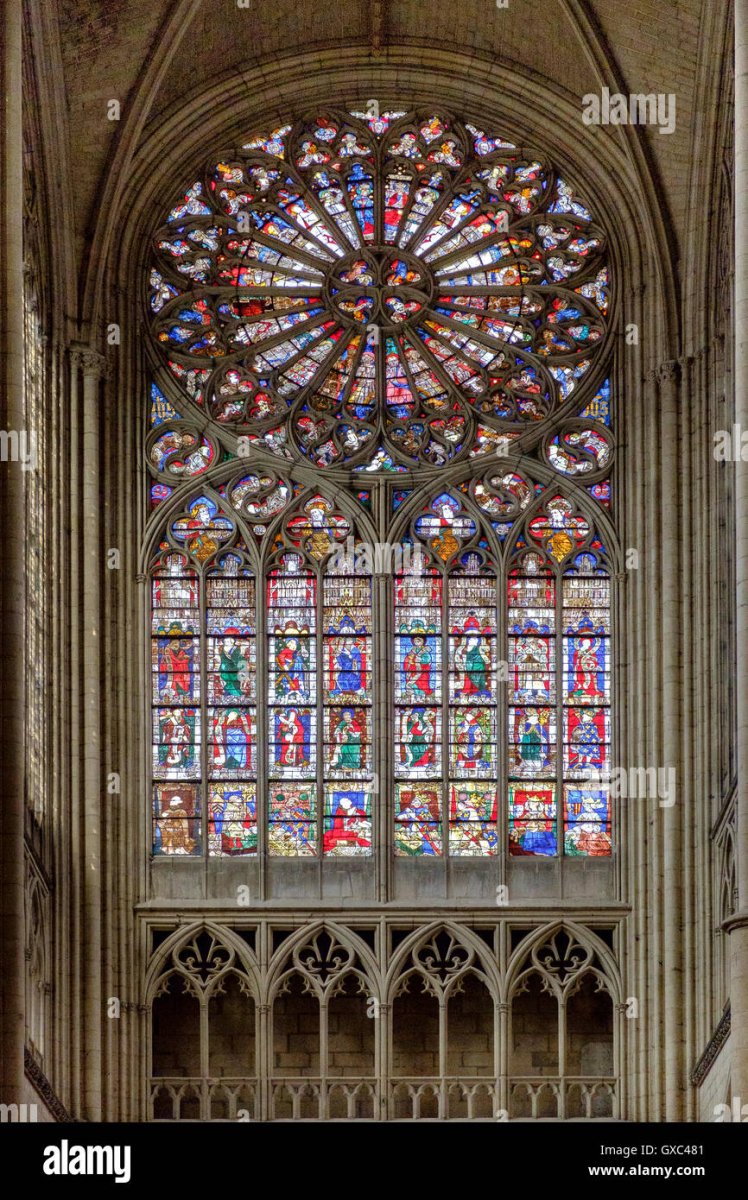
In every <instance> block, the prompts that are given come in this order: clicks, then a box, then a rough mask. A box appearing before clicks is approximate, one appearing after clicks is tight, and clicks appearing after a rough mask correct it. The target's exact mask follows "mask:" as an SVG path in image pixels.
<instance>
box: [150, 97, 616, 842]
mask: <svg viewBox="0 0 748 1200" xmlns="http://www.w3.org/2000/svg"><path fill="white" fill-rule="evenodd" d="M152 249H153V258H152V261H151V265H150V270H149V280H148V282H149V287H148V306H149V312H150V319H151V332H152V340H153V345H154V347H155V351H156V354H155V360H154V361H155V367H154V376H153V381H152V384H151V388H150V394H149V396H148V408H149V414H150V421H149V427H148V430H147V433H146V438H145V461H146V465H147V469H148V472H149V476H150V478H149V494H148V501H149V506H150V509H151V510H152V511H153V510H156V513H157V514H158V515H154V517H153V521H154V522H157V521H158V520H159V516H160V515H161V514H164V516H163V519H162V524H161V526H160V527H159V529H160V532H157V533H156V539H157V540H158V539H160V541H158V549H157V551H156V553H155V555H154V559H153V564H152V587H153V592H152V604H153V624H152V667H153V685H152V695H151V705H152V707H151V723H152V731H153V736H152V743H153V746H152V766H153V769H152V774H153V781H154V783H153V788H154V791H153V798H152V803H153V831H154V841H153V848H154V853H155V854H156V855H158V856H165V855H186V856H195V855H216V856H217V855H252V854H256V853H258V851H259V852H262V853H266V854H268V855H269V856H270V857H271V858H288V857H308V858H311V857H319V858H322V857H326V858H343V857H357V856H368V855H371V854H372V853H373V852H374V851H375V850H376V849H377V848H378V847H377V844H376V837H375V832H374V831H375V828H377V822H376V816H377V812H376V806H377V804H381V803H385V802H386V803H387V804H388V805H389V804H393V806H394V810H393V818H390V817H388V820H389V826H390V827H389V833H388V839H389V838H391V840H392V849H393V852H394V854H395V855H396V856H397V857H398V858H406V857H424V856H426V857H429V856H430V857H441V858H450V857H451V858H470V857H475V858H490V857H491V856H495V855H497V854H500V853H504V852H505V851H508V853H509V854H511V855H512V856H513V857H514V858H515V859H521V858H527V857H552V856H557V855H565V856H567V857H569V858H571V857H582V856H607V855H609V854H610V853H611V815H610V797H609V793H608V788H607V785H606V783H605V782H604V775H605V770H606V768H607V767H608V765H609V762H610V753H611V751H610V746H611V740H612V722H611V708H610V705H611V690H610V689H611V682H610V681H611V658H612V654H611V648H610V647H611V637H612V631H611V624H610V612H611V597H610V586H611V585H610V577H611V566H610V561H611V560H610V558H609V556H608V555H607V553H606V550H605V548H604V546H603V543H602V541H601V538H600V532H599V525H600V522H598V521H597V518H596V517H595V513H596V512H597V513H601V514H604V521H603V525H604V527H605V528H607V529H608V530H610V512H611V506H612V502H613V495H612V490H611V483H610V471H611V466H612V461H613V453H614V436H613V430H612V401H613V397H612V394H611V387H610V383H609V382H608V381H607V380H606V379H605V371H606V370H607V359H608V356H609V353H610V330H609V327H608V314H609V308H610V299H611V297H610V293H611V279H610V274H609V268H608V264H607V244H606V238H605V234H604V232H603V230H602V228H601V227H600V226H599V224H598V223H597V221H596V219H595V216H594V214H593V212H592V209H591V208H590V207H589V206H588V204H587V203H586V201H585V200H583V199H582V198H581V197H580V195H579V194H577V191H576V189H575V188H574V187H572V185H571V184H570V183H569V181H568V180H567V179H566V178H564V177H563V176H561V175H559V173H558V171H557V170H556V169H555V168H554V166H553V164H552V163H551V162H550V161H548V160H546V158H545V157H544V156H543V155H542V154H539V153H537V152H536V151H534V150H533V151H528V150H526V149H523V148H522V147H521V146H518V145H516V144H515V143H514V142H513V141H512V140H511V139H509V138H507V137H505V136H504V135H502V134H501V133H498V132H496V131H495V130H488V131H486V130H483V129H480V128H478V127H477V126H475V125H472V124H469V123H465V122H462V121H460V120H459V119H457V118H456V117H454V116H452V115H450V114H446V113H439V112H427V111H421V112H405V111H400V110H392V111H384V112H382V114H381V115H379V116H369V115H366V114H364V113H362V112H358V111H353V112H351V111H339V110H335V111H333V110H327V111H325V112H320V113H318V114H317V115H316V116H313V117H311V118H309V119H307V120H304V121H291V122H289V123H288V124H285V125H283V126H281V127H278V128H276V129H268V130H260V131H256V132H255V133H254V134H253V136H250V137H247V138H246V140H244V141H242V143H241V144H240V145H238V146H236V147H234V148H233V149H232V150H230V151H229V150H227V151H226V153H225V154H224V155H222V157H221V158H220V159H219V160H213V161H211V162H209V163H207V164H206V165H205V167H204V169H202V170H201V172H200V174H199V177H197V173H196V177H194V178H192V179H190V180H188V181H186V186H185V188H184V189H183V191H182V192H181V194H176V195H175V197H174V202H173V204H172V206H171V208H170V209H169V210H168V212H166V213H164V215H163V220H162V222H161V224H160V226H159V227H158V228H157V229H156V232H155V236H154V239H153V247H152ZM234 459H236V460H237V461H236V462H235V463H234V462H233V460H234ZM240 459H241V460H242V461H241V462H240V461H238V460H240ZM312 472H316V475H317V478H318V480H319V483H318V484H317V483H315V484H310V479H313V478H314V475H313V474H312ZM437 472H438V479H439V482H438V485H435V484H434V477H435V475H436V474H437ZM554 481H555V482H554ZM582 501H583V503H582ZM352 514H359V515H360V516H361V518H362V524H363V525H366V527H367V528H368V530H369V533H368V534H367V535H366V536H368V537H369V538H372V537H374V538H376V537H382V538H388V537H389V536H390V534H389V530H390V529H391V528H398V529H399V530H400V532H399V533H398V534H397V535H396V538H397V542H398V546H399V549H400V551H402V550H404V549H410V550H413V549H414V548H417V547H420V548H422V550H423V555H424V558H423V561H422V562H420V561H419V562H417V563H416V565H415V566H414V565H412V564H410V565H407V564H403V563H402V562H399V563H397V564H395V565H394V566H391V568H388V567H387V566H386V565H384V566H383V565H382V564H383V562H384V559H383V558H382V554H384V555H385V556H386V555H389V549H388V547H389V542H386V543H384V550H383V551H382V546H381V545H380V543H379V542H376V543H375V545H374V546H372V544H371V543H370V542H366V541H362V538H363V535H362V534H361V531H360V529H359V528H358V520H359V516H358V515H357V516H355V518H354V516H353V515H352ZM404 522H406V523H407V527H406V525H405V524H404ZM606 522H607V524H606ZM153 528H155V526H154V527H153ZM374 528H376V529H377V530H378V531H379V532H378V533H377V534H375V533H373V532H372V531H373V530H374ZM607 536H608V535H606V540H607ZM362 547H363V549H362ZM380 551H382V554H380ZM380 559H382V561H380ZM380 568H382V569H383V570H384V571H385V573H386V577H387V580H388V584H389V586H390V589H391V590H390V593H389V594H388V595H385V593H384V592H382V591H381V590H379V589H377V588H375V587H374V586H373V580H372V573H373V572H377V573H378V572H379V571H380ZM387 639H390V646H391V647H392V652H393V653H392V657H393V659H394V664H390V663H386V664H383V662H382V658H381V647H382V646H384V645H385V644H386V641H387ZM375 647H379V651H378V656H377V657H376V658H375ZM390 671H392V673H393V674H394V685H393V686H390V684H389V683H387V680H388V679H389V676H390ZM385 684H386V686H385ZM385 743H386V746H385ZM383 770H384V771H385V774H384V775H382V771H383ZM380 827H381V826H380ZM388 848H389V847H388Z"/></svg>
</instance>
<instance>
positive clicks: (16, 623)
mask: <svg viewBox="0 0 748 1200" xmlns="http://www.w3.org/2000/svg"><path fill="white" fill-rule="evenodd" d="M0 20H1V21H2V50H1V51H0V71H1V72H2V126H1V128H2V133H0V280H1V281H2V286H0V313H1V314H2V315H1V317H0V322H1V328H0V428H1V429H2V430H4V431H5V433H6V434H8V435H9V437H8V438H7V440H6V439H5V438H4V439H3V442H4V444H3V454H2V461H0V511H2V513H3V518H4V535H3V565H2V571H0V620H1V621H2V639H1V640H0V674H1V675H2V680H3V684H2V688H0V761H2V764H3V769H2V795H0V878H1V880H2V893H1V904H0V939H1V947H2V949H1V954H0V963H1V964H2V969H0V1023H1V1028H0V1038H1V1042H0V1103H2V1104H20V1103H22V1102H23V1087H24V1077H23V1076H24V1070H23V1047H24V1040H25V999H24V976H25V970H24V851H23V832H24V805H25V758H24V724H25V721H24V718H25V712H24V708H25V673H26V664H25V654H24V646H25V637H24V621H25V600H26V596H25V584H24V577H25V570H26V564H25V529H24V496H25V491H26V488H25V472H24V470H23V466H22V463H21V462H20V461H18V459H19V455H18V452H17V451H16V453H15V455H14V452H13V441H12V440H11V439H12V438H17V439H19V442H18V443H16V445H22V444H23V443H22V441H21V440H20V439H21V438H22V434H23V433H24V430H25V424H24V358H23V334H24V331H23V207H22V199H23V126H22V118H21V87H22V72H21V28H22V5H21V0H6V3H5V5H4V8H3V14H2V18H0ZM14 458H15V461H14Z"/></svg>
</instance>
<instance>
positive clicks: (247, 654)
mask: <svg viewBox="0 0 748 1200" xmlns="http://www.w3.org/2000/svg"><path fill="white" fill-rule="evenodd" d="M206 501H208V498H207V497H204V496H203V497H199V498H198V500H197V501H196V502H195V503H193V504H192V505H190V510H189V511H190V512H191V513H192V512H194V511H195V510H196V508H197V507H198V505H199V503H200V502H203V503H204V502H206ZM210 503H211V505H212V507H213V509H214V510H216V511H217V505H215V504H214V503H213V502H212V501H210ZM205 512H206V513H207V516H206V521H208V520H210V512H209V510H207V509H206V510H205ZM221 520H222V521H224V522H225V525H226V526H229V527H230V522H229V520H228V518H221ZM185 521H186V522H187V523H188V524H189V519H187V518H179V519H178V520H176V521H175V522H174V523H173V526H172V536H173V537H174V538H175V540H181V538H180V535H181V534H182V532H183V524H184V523H185ZM219 528H220V526H219ZM191 532H192V536H191V538H188V539H186V540H187V541H188V545H189V547H190V556H191V558H192V560H193V563H189V562H188V560H187V558H186V556H185V555H184V554H179V553H176V552H175V551H174V550H172V549H171V547H170V545H169V542H168V541H167V542H165V543H164V544H163V548H162V552H161V554H160V556H159V559H158V561H157V565H156V566H155V568H154V570H153V573H152V582H151V589H152V591H151V603H152V619H151V666H152V689H151V690H152V728H153V761H152V766H153V780H154V785H153V850H154V853H155V854H157V855H195V854H201V853H203V850H204V848H207V853H208V854H209V855H225V854H231V855H241V854H254V853H256V851H257V797H256V779H257V729H256V723H257V694H256V688H257V682H256V648H255V642H256V603H255V580H254V577H253V575H252V572H251V570H250V569H249V567H248V566H247V564H246V560H245V557H244V555H243V554H242V553H241V552H240V551H237V552H227V553H224V554H219V555H218V556H217V557H216V558H214V559H213V560H212V562H211V563H210V565H208V566H207V567H206V568H204V569H201V558H202V557H203V556H204V555H205V553H206V549H210V548H212V549H213V550H216V549H217V548H218V547H217V543H214V542H209V544H208V545H206V540H205V539H206V535H205V533H204V531H203V529H202V528H201V527H200V525H199V524H196V525H195V527H194V528H193V529H192V531H191Z"/></svg>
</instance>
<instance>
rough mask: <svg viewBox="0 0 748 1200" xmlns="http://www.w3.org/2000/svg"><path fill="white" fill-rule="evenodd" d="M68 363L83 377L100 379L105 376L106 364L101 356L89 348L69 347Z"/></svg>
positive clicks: (81, 346) (80, 346)
mask: <svg viewBox="0 0 748 1200" xmlns="http://www.w3.org/2000/svg"><path fill="white" fill-rule="evenodd" d="M70 361H71V362H72V364H73V366H74V367H78V368H79V369H80V370H81V371H82V372H83V374H84V375H87V376H89V377H91V376H93V378H94V379H101V378H102V377H105V376H106V368H107V363H106V359H105V357H104V355H103V354H100V353H99V351H98V350H94V349H93V347H91V346H84V345H73V346H71V347H70Z"/></svg>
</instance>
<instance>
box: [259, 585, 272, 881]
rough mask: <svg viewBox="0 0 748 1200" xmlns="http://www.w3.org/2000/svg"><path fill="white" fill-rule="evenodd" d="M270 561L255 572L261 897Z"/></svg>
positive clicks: (267, 814) (266, 828) (264, 855)
mask: <svg viewBox="0 0 748 1200" xmlns="http://www.w3.org/2000/svg"><path fill="white" fill-rule="evenodd" d="M268 570H269V568H268V565H267V563H266V562H264V561H261V562H260V565H259V567H258V569H257V575H256V576H255V614H254V615H255V693H256V696H257V702H256V709H257V715H256V717H255V729H256V730H257V735H256V737H257V772H256V774H257V783H256V785H255V786H256V792H255V804H256V809H257V869H258V889H259V893H260V900H267V894H268V891H267V890H268V833H269V829H270V825H269V821H270V800H269V794H270V784H269V782H268V762H269V753H268V746H269V744H270V733H271V722H272V719H273V718H272V712H271V710H270V706H269V703H268V699H266V698H269V695H270V691H269V686H270V685H269V682H268V680H269V670H270V668H269V665H268V649H269V647H270V640H269V636H268V634H269V629H268V606H267V580H268Z"/></svg>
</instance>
